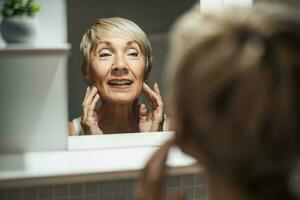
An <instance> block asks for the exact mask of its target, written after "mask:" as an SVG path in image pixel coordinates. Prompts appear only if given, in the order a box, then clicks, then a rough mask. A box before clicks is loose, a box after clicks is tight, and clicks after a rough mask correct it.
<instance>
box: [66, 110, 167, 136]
mask: <svg viewBox="0 0 300 200" xmlns="http://www.w3.org/2000/svg"><path fill="white" fill-rule="evenodd" d="M80 121H81V117H77V118H75V119H73V120H72V124H73V127H74V130H75V131H74V134H73V136H76V135H84V133H83V130H82V127H81V123H80ZM162 131H169V122H168V118H167V115H166V114H164V124H163V129H162Z"/></svg>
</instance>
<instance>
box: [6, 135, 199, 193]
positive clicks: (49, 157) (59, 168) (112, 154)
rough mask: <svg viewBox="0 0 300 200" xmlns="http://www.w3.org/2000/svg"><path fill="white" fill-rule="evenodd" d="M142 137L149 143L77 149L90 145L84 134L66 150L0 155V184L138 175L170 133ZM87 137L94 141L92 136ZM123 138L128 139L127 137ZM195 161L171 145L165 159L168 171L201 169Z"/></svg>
mask: <svg viewBox="0 0 300 200" xmlns="http://www.w3.org/2000/svg"><path fill="white" fill-rule="evenodd" d="M98 137H99V136H98ZM141 137H144V138H145V139H146V140H148V141H152V143H151V142H148V145H145V141H146V140H144V145H143V146H137V145H135V142H134V141H131V142H130V143H131V144H130V145H129V146H125V145H124V143H122V144H121V142H118V139H116V138H113V139H114V140H115V141H116V142H115V143H116V144H118V143H119V145H115V146H113V147H110V148H108V147H107V146H104V147H101V145H100V146H99V144H98V149H89V148H86V149H82V148H81V149H79V148H78V147H79V146H81V147H82V145H83V143H84V144H85V145H86V146H90V145H88V144H89V140H86V139H84V137H83V138H82V139H80V141H81V143H82V144H80V142H79V141H78V139H75V138H74V141H75V142H74V141H73V145H69V149H70V150H68V151H47V152H27V153H23V154H11V155H0V188H9V187H16V186H32V185H47V184H48V185H49V184H62V183H76V182H78V181H81V182H84V181H93V180H95V181H98V180H115V179H126V178H137V176H138V175H139V172H140V170H141V169H142V168H143V166H144V165H145V163H146V162H147V160H148V159H149V158H150V156H151V155H152V154H153V152H154V151H156V150H157V149H158V148H159V145H160V143H162V142H163V141H165V140H166V139H168V138H169V137H170V134H169V135H167V134H166V135H164V134H161V135H157V137H164V139H160V140H158V138H156V139H157V140H155V139H153V140H149V138H147V137H148V136H146V135H142V136H141ZM90 139H91V140H90V141H95V139H93V138H90ZM138 139H140V138H137V140H138ZM76 140H77V141H76ZM122 140H123V139H122V137H119V141H122ZM104 141H105V140H104ZM126 141H127V143H128V141H130V140H126ZM71 144H72V142H71ZM94 145H95V144H94ZM70 146H72V147H70ZM83 147H84V146H83ZM194 164H195V160H194V159H192V158H191V157H189V156H186V155H185V154H183V153H182V152H181V151H180V150H179V149H178V148H175V147H173V148H172V149H171V151H170V153H169V157H168V160H167V165H168V166H169V168H168V174H169V175H177V174H192V173H195V172H198V171H199V170H200V169H199V168H198V167H196V165H194Z"/></svg>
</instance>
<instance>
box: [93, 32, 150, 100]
mask: <svg viewBox="0 0 300 200" xmlns="http://www.w3.org/2000/svg"><path fill="white" fill-rule="evenodd" d="M90 61H91V70H92V76H93V79H94V82H95V85H96V87H97V88H98V91H99V94H100V96H101V99H102V100H104V101H108V102H112V103H118V104H124V103H131V102H133V101H134V100H135V99H137V98H138V97H139V95H140V93H141V90H142V85H143V80H144V74H145V57H144V55H143V54H142V52H141V49H140V47H139V45H138V43H136V42H134V41H131V40H128V39H124V38H112V39H109V40H105V41H101V42H100V43H99V44H98V45H97V46H96V48H95V51H94V52H92V53H91V57H90Z"/></svg>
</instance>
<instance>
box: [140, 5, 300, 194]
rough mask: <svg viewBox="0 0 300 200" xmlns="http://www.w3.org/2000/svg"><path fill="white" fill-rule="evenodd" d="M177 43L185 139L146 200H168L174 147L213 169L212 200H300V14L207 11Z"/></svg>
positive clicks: (147, 183) (175, 78) (182, 25)
mask: <svg viewBox="0 0 300 200" xmlns="http://www.w3.org/2000/svg"><path fill="white" fill-rule="evenodd" d="M171 42H172V44H171V45H172V46H171V54H170V59H171V62H170V65H169V70H170V72H169V73H173V75H172V76H171V84H172V86H173V87H172V88H170V90H171V92H172V95H171V99H172V100H173V101H172V102H171V103H173V106H172V108H173V112H174V113H173V116H174V122H175V123H174V129H175V138H174V139H173V140H171V141H168V142H167V143H166V144H164V145H163V146H162V147H161V148H160V149H159V150H158V152H156V153H155V154H154V156H153V157H152V158H151V159H150V161H149V163H148V164H147V165H146V167H145V169H144V171H143V173H142V178H141V182H140V184H139V187H138V190H137V197H138V198H137V199H139V200H161V199H164V194H165V193H164V192H163V183H164V181H163V174H164V170H165V169H166V167H165V161H166V159H167V155H168V149H169V147H170V146H172V145H173V144H175V145H177V146H178V147H180V149H181V150H182V151H183V152H185V153H187V154H188V155H190V156H192V157H194V158H195V159H196V160H197V161H198V164H199V165H201V167H203V169H204V171H205V174H206V175H207V178H208V191H209V192H210V194H209V198H213V199H215V200H225V199H226V200H282V199H284V200H292V199H297V198H296V196H295V195H294V194H293V193H292V192H291V191H290V188H289V178H290V175H291V172H292V170H293V169H294V168H295V167H296V163H297V160H298V158H299V156H300V60H299V55H300V12H299V11H298V10H293V9H292V8H287V7H285V6H282V5H276V4H275V5H274V4H272V5H266V4H264V5H254V7H252V8H231V9H229V10H224V11H219V12H215V13H213V12H206V13H201V12H200V11H199V8H198V7H197V8H196V9H194V10H192V11H190V12H188V13H187V14H186V15H185V16H184V17H183V18H181V19H180V20H179V21H178V22H177V24H176V25H175V28H174V30H173V35H172V39H171ZM171 111H172V110H171ZM189 196H190V195H189ZM175 199H182V198H181V197H180V196H177V197H175Z"/></svg>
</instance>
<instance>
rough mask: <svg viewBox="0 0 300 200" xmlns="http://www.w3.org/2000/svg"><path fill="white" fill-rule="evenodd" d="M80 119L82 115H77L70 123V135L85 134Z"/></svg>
mask: <svg viewBox="0 0 300 200" xmlns="http://www.w3.org/2000/svg"><path fill="white" fill-rule="evenodd" d="M80 121H81V117H77V118H74V119H73V120H72V121H70V122H69V123H68V128H69V136H76V135H83V131H82V128H81V124H80Z"/></svg>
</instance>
